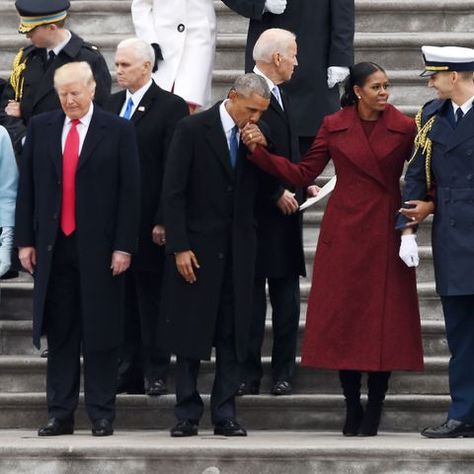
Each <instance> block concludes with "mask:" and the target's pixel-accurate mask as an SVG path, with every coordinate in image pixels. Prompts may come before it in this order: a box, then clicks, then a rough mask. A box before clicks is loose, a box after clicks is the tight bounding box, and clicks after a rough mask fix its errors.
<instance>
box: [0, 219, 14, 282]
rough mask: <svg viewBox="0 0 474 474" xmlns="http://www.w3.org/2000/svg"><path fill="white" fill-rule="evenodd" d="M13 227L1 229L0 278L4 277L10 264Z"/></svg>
mask: <svg viewBox="0 0 474 474" xmlns="http://www.w3.org/2000/svg"><path fill="white" fill-rule="evenodd" d="M12 247H13V227H3V229H2V233H1V235H0V277H1V276H3V275H5V273H7V272H8V270H9V269H10V265H11V264H12V259H11V254H12Z"/></svg>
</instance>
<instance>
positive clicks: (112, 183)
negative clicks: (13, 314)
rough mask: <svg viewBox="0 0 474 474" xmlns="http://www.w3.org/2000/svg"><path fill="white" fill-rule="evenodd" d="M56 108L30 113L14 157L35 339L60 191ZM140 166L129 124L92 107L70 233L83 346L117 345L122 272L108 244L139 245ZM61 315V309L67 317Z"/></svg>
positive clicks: (18, 234)
mask: <svg viewBox="0 0 474 474" xmlns="http://www.w3.org/2000/svg"><path fill="white" fill-rule="evenodd" d="M64 119H65V116H64V113H63V112H62V110H56V111H53V112H47V113H45V114H40V115H39V116H37V117H33V118H32V120H31V121H30V124H29V126H28V133H27V140H26V143H25V147H24V150H23V154H22V157H21V160H20V184H19V189H18V198H17V205H16V223H15V226H16V228H15V239H16V245H17V246H18V247H28V246H33V247H35V248H36V252H37V259H38V260H37V266H36V272H35V275H34V277H35V284H34V296H33V342H34V344H35V345H36V346H37V347H39V345H40V336H41V335H42V334H43V332H44V320H45V298H46V292H47V289H48V282H49V278H50V270H51V262H52V256H53V252H54V246H55V241H56V237H57V234H58V231H59V223H60V211H61V194H62V186H61V179H62V151H61V134H62V129H63V125H64ZM138 211H139V166H138V152H137V146H136V142H135V131H134V127H133V125H132V124H131V123H129V122H128V121H126V120H123V119H121V118H119V117H117V116H115V115H113V114H110V113H108V112H104V111H102V110H101V109H100V108H99V107H98V106H94V113H93V115H92V120H91V123H90V125H89V129H88V132H87V135H86V137H85V140H84V144H83V147H82V151H81V154H80V157H79V163H78V168H77V171H76V225H77V228H76V240H77V251H78V260H79V272H80V283H81V288H80V292H81V306H82V314H83V322H84V326H83V341H84V349H86V350H98V349H101V350H105V349H108V348H110V347H115V346H117V345H118V344H120V342H121V338H122V332H123V331H122V324H121V315H122V298H121V288H122V276H119V277H113V276H112V272H111V269H110V263H111V256H112V253H113V251H115V250H121V251H124V252H128V253H134V252H135V251H136V247H137V235H138ZM66 317H67V315H65V318H66Z"/></svg>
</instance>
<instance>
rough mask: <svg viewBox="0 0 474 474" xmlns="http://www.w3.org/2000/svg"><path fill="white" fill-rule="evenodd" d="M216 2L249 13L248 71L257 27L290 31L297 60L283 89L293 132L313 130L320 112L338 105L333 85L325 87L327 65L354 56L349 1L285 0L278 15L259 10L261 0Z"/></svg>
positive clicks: (312, 132)
mask: <svg viewBox="0 0 474 474" xmlns="http://www.w3.org/2000/svg"><path fill="white" fill-rule="evenodd" d="M222 1H223V2H224V3H225V4H226V5H227V6H228V7H230V8H232V9H233V10H234V11H235V12H237V13H239V14H240V15H242V16H245V17H246V18H250V24H249V30H248V36H247V46H246V49H245V71H246V72H251V71H252V70H253V67H254V61H253V59H252V52H253V47H254V45H255V42H256V41H257V39H258V37H259V36H260V34H261V33H262V32H263V31H265V30H267V29H269V28H283V29H285V30H290V31H292V32H293V33H295V34H296V41H297V43H298V63H299V65H298V67H297V68H296V69H295V73H294V75H293V77H292V79H291V81H290V82H289V83H287V84H285V85H283V88H284V89H286V90H287V91H288V93H289V94H290V97H291V99H292V102H293V106H294V110H295V114H296V125H297V133H298V135H299V136H305V137H311V136H314V135H316V133H317V131H318V129H319V125H320V124H321V121H322V119H323V117H325V116H326V115H328V114H330V113H333V112H335V111H336V110H338V109H339V90H338V87H333V88H332V89H328V86H327V68H328V66H351V65H352V64H353V61H354V47H353V38H354V0H288V3H287V7H286V10H285V11H284V12H283V13H282V14H281V15H274V14H273V13H269V12H266V13H263V7H264V5H265V0H222Z"/></svg>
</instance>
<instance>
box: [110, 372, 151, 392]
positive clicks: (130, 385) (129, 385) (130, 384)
mask: <svg viewBox="0 0 474 474" xmlns="http://www.w3.org/2000/svg"><path fill="white" fill-rule="evenodd" d="M115 393H117V394H119V393H127V394H129V395H142V394H144V393H145V389H144V386H143V380H133V381H132V380H130V379H126V378H123V377H121V376H120V375H119V377H118V379H117V389H116V391H115Z"/></svg>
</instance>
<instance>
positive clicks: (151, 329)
mask: <svg viewBox="0 0 474 474" xmlns="http://www.w3.org/2000/svg"><path fill="white" fill-rule="evenodd" d="M161 284H162V275H161V273H157V272H148V271H140V270H132V271H129V272H127V273H126V274H125V314H124V317H125V323H124V342H123V346H122V347H121V349H120V363H119V377H120V378H121V379H122V380H123V381H124V382H125V384H127V382H129V383H130V384H132V385H133V384H138V383H141V384H142V385H143V377H146V378H148V379H154V378H159V379H163V380H164V381H166V379H167V377H168V372H169V367H170V354H168V353H166V352H163V351H161V350H159V349H158V348H157V345H156V330H157V324H158V318H159V311H160V294H161Z"/></svg>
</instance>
